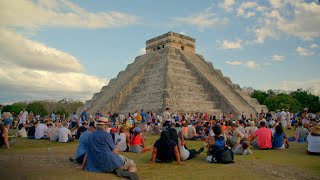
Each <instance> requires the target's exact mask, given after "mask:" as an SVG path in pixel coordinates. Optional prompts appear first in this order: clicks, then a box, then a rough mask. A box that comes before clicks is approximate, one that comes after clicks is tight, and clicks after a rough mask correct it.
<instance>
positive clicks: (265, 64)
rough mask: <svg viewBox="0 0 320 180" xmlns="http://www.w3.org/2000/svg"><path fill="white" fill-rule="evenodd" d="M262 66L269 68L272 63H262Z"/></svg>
mask: <svg viewBox="0 0 320 180" xmlns="http://www.w3.org/2000/svg"><path fill="white" fill-rule="evenodd" d="M262 65H263V66H271V65H272V63H268V62H267V63H263V64H262Z"/></svg>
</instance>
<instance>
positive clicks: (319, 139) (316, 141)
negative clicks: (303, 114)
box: [307, 125, 320, 155]
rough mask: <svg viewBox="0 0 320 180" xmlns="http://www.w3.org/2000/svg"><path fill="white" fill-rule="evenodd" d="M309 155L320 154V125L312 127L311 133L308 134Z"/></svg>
mask: <svg viewBox="0 0 320 180" xmlns="http://www.w3.org/2000/svg"><path fill="white" fill-rule="evenodd" d="M307 141H308V148H307V153H308V154H309V155H320V125H315V126H314V127H311V128H310V133H309V135H308V136H307Z"/></svg>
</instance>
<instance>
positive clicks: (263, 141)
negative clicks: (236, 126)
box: [251, 121, 272, 150]
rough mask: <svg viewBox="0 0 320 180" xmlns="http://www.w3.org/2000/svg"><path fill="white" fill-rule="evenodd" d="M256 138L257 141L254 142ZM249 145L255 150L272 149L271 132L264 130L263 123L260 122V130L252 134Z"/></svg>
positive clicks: (264, 125) (264, 124)
mask: <svg viewBox="0 0 320 180" xmlns="http://www.w3.org/2000/svg"><path fill="white" fill-rule="evenodd" d="M257 137H258V141H254V139H255V138H257ZM251 145H252V146H253V147H254V148H255V149H261V150H267V149H271V148H272V131H271V130H270V129H268V128H266V123H265V121H260V128H259V129H258V130H257V131H256V132H255V133H254V135H253V138H252V139H251Z"/></svg>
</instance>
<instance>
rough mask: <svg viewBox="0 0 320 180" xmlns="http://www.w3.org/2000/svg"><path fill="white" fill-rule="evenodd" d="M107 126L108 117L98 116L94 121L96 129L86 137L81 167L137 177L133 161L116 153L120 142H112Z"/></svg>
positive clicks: (127, 176) (87, 169)
mask: <svg viewBox="0 0 320 180" xmlns="http://www.w3.org/2000/svg"><path fill="white" fill-rule="evenodd" d="M108 128H109V120H108V118H105V117H100V118H99V119H98V121H97V122H96V131H94V132H93V133H91V134H90V135H89V137H88V143H87V144H86V151H87V152H86V155H85V157H84V159H83V163H82V166H81V169H85V170H86V171H89V172H113V173H115V174H116V175H118V176H120V177H126V178H130V179H139V177H138V175H137V174H136V172H137V168H136V165H135V163H134V161H133V160H130V159H128V158H126V157H124V156H121V155H118V154H117V153H118V148H119V146H120V143H118V144H117V145H115V144H114V142H113V139H112V136H111V134H110V133H108V132H107V129H108Z"/></svg>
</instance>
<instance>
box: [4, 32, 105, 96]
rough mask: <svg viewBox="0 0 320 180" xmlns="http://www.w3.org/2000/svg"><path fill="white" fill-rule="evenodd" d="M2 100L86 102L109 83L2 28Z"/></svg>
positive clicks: (64, 55) (54, 51) (69, 57)
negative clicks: (67, 99)
mask: <svg viewBox="0 0 320 180" xmlns="http://www.w3.org/2000/svg"><path fill="white" fill-rule="evenodd" d="M0 34H1V38H0V46H1V47H2V48H0V54H1V56H0V78H1V86H0V92H1V94H3V95H0V99H1V100H4V99H8V98H7V97H11V98H12V99H10V100H9V101H12V100H13V99H15V100H17V101H18V100H24V99H61V98H72V99H77V100H78V99H80V100H84V98H88V97H89V96H92V94H93V93H94V92H97V91H99V89H100V88H101V87H102V85H105V84H106V83H107V82H108V81H107V80H106V79H103V78H98V77H94V76H90V75H87V74H85V73H84V72H85V69H84V67H83V66H82V64H81V63H80V62H79V61H78V60H77V59H76V58H75V57H74V56H72V55H70V54H68V53H66V52H63V51H60V50H57V49H55V48H52V47H48V46H46V45H45V44H42V43H39V42H36V41H32V40H30V39H27V38H25V37H23V36H21V35H19V34H17V33H15V32H12V31H9V30H7V29H3V28H0Z"/></svg>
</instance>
